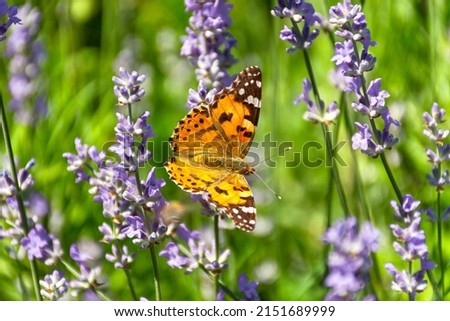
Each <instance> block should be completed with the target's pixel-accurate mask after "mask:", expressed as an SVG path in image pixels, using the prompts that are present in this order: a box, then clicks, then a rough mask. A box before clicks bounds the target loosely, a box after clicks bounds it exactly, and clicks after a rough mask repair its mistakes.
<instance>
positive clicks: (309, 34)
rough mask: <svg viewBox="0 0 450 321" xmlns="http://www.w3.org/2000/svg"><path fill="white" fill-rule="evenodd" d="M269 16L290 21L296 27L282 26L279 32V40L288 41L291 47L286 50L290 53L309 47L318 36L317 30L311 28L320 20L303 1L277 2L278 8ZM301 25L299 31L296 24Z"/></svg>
mask: <svg viewBox="0 0 450 321" xmlns="http://www.w3.org/2000/svg"><path fill="white" fill-rule="evenodd" d="M271 14H272V15H273V16H276V17H280V18H282V19H290V20H291V22H292V23H294V24H295V25H296V26H295V27H292V28H289V27H287V26H284V28H283V29H282V30H281V32H280V39H281V40H284V41H288V42H289V43H291V44H292V45H293V46H292V47H290V48H288V49H287V52H289V53H291V52H294V51H296V50H298V49H306V48H309V47H311V45H312V43H313V41H314V39H316V38H317V36H318V35H319V30H318V29H315V28H312V27H313V26H314V25H315V24H316V23H320V21H321V18H320V16H319V15H318V14H317V13H316V12H315V10H314V7H313V6H312V4H310V3H308V2H305V1H303V0H288V1H282V0H279V1H278V6H277V7H275V8H273V9H272V11H271ZM300 23H302V24H303V26H302V28H301V30H299V28H298V24H300Z"/></svg>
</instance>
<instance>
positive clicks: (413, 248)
mask: <svg viewBox="0 0 450 321" xmlns="http://www.w3.org/2000/svg"><path fill="white" fill-rule="evenodd" d="M419 205H420V201H416V200H414V198H413V197H412V196H411V195H409V194H407V195H405V196H404V198H403V202H402V204H398V203H396V202H395V201H391V206H392V208H393V209H394V211H395V212H394V217H395V218H396V219H397V220H400V221H401V222H402V223H403V227H402V226H400V225H398V224H391V225H390V228H391V230H392V233H393V235H394V236H395V237H396V239H397V241H396V242H394V244H393V246H394V249H395V251H396V252H397V253H398V254H399V255H400V256H401V257H402V259H403V260H404V261H405V262H407V263H408V267H407V269H405V270H401V271H399V270H397V268H395V266H394V265H393V264H392V263H387V264H386V265H385V267H386V269H387V271H388V272H389V273H390V274H391V275H392V276H393V277H394V280H393V281H392V289H393V290H394V291H398V292H403V293H406V294H407V295H408V298H409V300H411V301H414V300H415V297H416V295H417V294H418V293H420V292H423V291H424V290H425V289H426V288H427V281H426V280H425V273H426V272H427V271H428V270H431V269H433V268H434V266H435V265H434V263H433V262H432V261H430V260H429V259H428V257H429V253H428V247H427V245H426V242H425V241H426V239H425V232H424V231H423V230H421V229H420V222H421V220H422V218H421V211H420V210H419V209H418V207H419ZM414 270H416V272H413V271H414Z"/></svg>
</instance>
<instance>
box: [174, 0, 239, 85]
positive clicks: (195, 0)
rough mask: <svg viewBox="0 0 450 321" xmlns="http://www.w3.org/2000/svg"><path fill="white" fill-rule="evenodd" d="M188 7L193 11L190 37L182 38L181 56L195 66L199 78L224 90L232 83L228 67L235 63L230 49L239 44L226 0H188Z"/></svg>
mask: <svg viewBox="0 0 450 321" xmlns="http://www.w3.org/2000/svg"><path fill="white" fill-rule="evenodd" d="M185 5H186V10H187V11H192V16H191V17H190V18H189V27H188V28H186V32H187V36H184V37H183V38H182V40H183V46H182V48H181V55H182V56H185V57H187V58H188V59H189V61H190V62H191V63H192V64H193V65H194V66H196V68H197V69H196V71H195V73H196V75H197V80H198V81H202V82H203V83H204V84H206V85H207V86H212V87H213V88H217V89H221V88H223V87H225V86H228V85H229V84H231V81H232V77H230V75H228V72H227V68H229V67H230V66H231V65H232V64H234V63H235V61H236V59H235V58H234V56H233V55H232V54H231V49H232V48H233V47H234V46H235V45H236V40H235V39H234V38H233V35H231V33H229V32H228V31H227V29H228V28H229V27H230V26H231V19H230V17H229V12H230V10H231V8H232V5H231V4H229V3H227V0H185Z"/></svg>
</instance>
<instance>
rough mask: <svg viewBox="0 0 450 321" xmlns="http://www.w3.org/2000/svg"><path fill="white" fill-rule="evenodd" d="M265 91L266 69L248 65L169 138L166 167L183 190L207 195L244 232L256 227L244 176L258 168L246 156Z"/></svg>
mask: <svg viewBox="0 0 450 321" xmlns="http://www.w3.org/2000/svg"><path fill="white" fill-rule="evenodd" d="M261 90H262V76H261V70H260V69H259V68H258V67H256V66H252V67H248V68H246V69H244V70H242V71H241V72H240V73H239V75H238V76H237V78H236V79H235V80H234V81H233V83H232V84H231V85H230V86H229V87H226V88H224V89H222V90H221V91H220V92H218V93H217V94H215V95H214V97H213V98H212V100H211V102H210V103H209V104H206V103H201V104H200V105H199V106H197V107H194V108H192V109H191V110H190V111H189V112H188V114H187V115H186V116H185V117H184V118H183V119H182V120H180V121H179V123H178V125H177V126H176V127H175V129H174V131H173V134H172V136H171V137H170V139H169V142H170V146H171V148H172V151H173V156H172V157H171V158H170V160H169V161H168V162H167V163H166V164H165V167H166V170H167V172H168V174H169V176H170V178H171V179H172V180H173V181H174V182H175V183H176V184H177V185H178V186H179V187H181V188H182V189H183V190H185V191H187V192H190V193H193V194H201V193H207V199H208V202H210V203H211V204H213V205H214V206H215V207H216V208H217V209H218V210H219V212H222V213H225V214H226V215H227V216H228V217H229V218H231V219H232V220H233V223H234V225H235V226H236V227H238V228H239V229H241V230H244V231H252V230H253V229H254V228H255V224H256V208H255V200H254V198H253V194H252V191H251V190H250V186H249V184H248V182H247V180H246V178H245V176H246V175H250V174H252V173H254V172H255V168H254V167H253V166H251V164H250V163H248V162H246V161H245V157H246V155H247V153H248V151H249V149H250V146H251V144H252V141H253V137H254V136H255V130H256V126H257V124H258V118H259V111H260V109H261Z"/></svg>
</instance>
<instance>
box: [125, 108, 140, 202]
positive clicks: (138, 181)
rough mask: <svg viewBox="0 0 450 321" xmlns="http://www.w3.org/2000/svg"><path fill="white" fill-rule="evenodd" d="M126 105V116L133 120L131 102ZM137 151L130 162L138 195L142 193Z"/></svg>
mask: <svg viewBox="0 0 450 321" xmlns="http://www.w3.org/2000/svg"><path fill="white" fill-rule="evenodd" d="M127 106H128V116H129V117H130V120H131V121H133V109H132V108H131V104H128V105H127ZM133 147H134V146H133ZM138 153H139V150H136V153H135V157H133V159H132V162H133V166H134V167H135V170H134V176H135V177H136V186H137V189H138V192H139V195H142V186H141V178H140V176H139V162H138V161H137V157H138V155H137V154H138Z"/></svg>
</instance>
